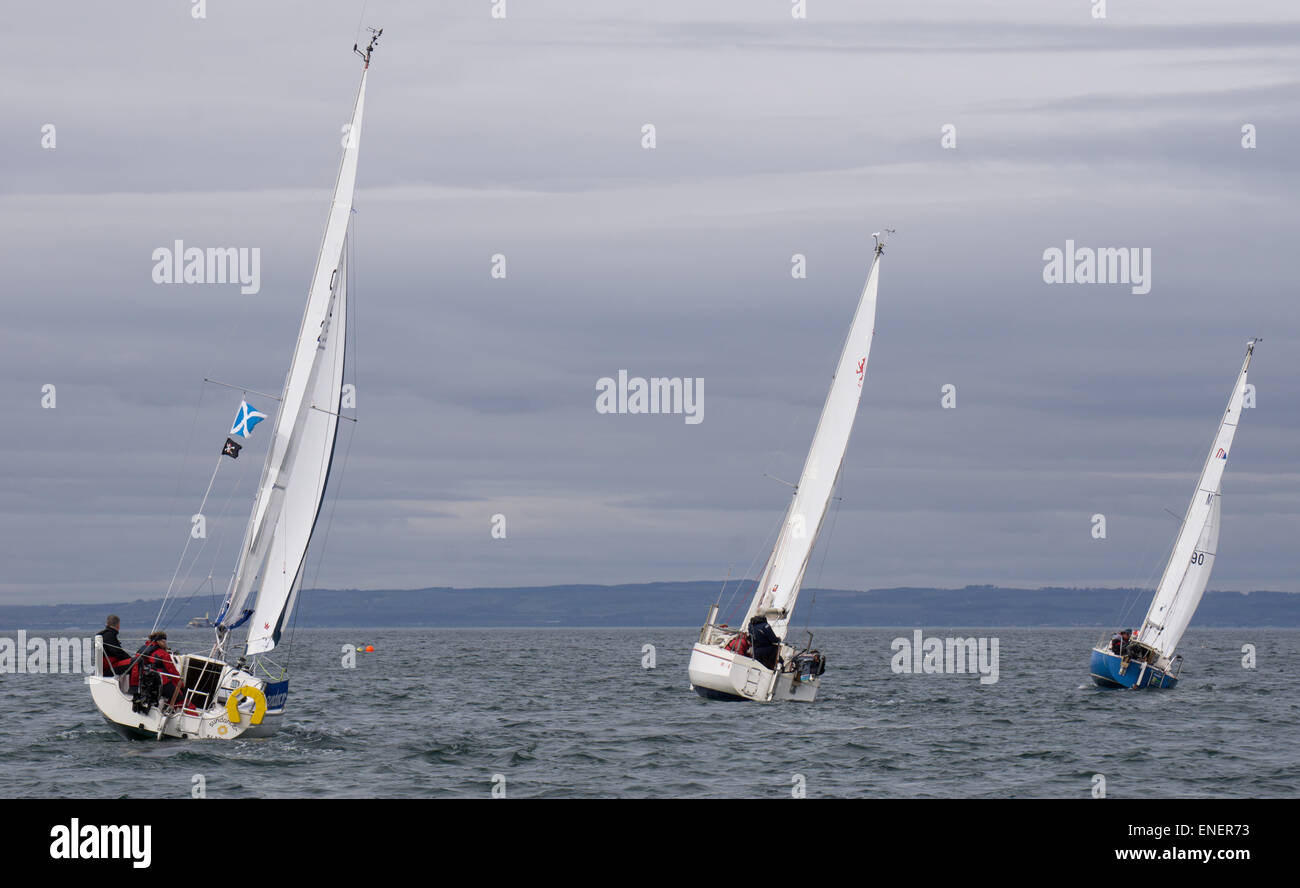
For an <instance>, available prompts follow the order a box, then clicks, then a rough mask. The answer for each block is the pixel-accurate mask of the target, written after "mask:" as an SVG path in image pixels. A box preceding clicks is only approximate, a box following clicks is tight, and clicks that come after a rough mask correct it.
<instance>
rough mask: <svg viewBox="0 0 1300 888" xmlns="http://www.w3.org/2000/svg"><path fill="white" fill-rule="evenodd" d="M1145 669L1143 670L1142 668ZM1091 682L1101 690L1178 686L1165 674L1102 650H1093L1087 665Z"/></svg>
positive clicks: (1173, 679) (1159, 688) (1158, 688)
mask: <svg viewBox="0 0 1300 888" xmlns="http://www.w3.org/2000/svg"><path fill="white" fill-rule="evenodd" d="M1144 667H1145V668H1144ZM1089 672H1090V673H1091V675H1092V680H1093V681H1094V682H1096V684H1097V685H1098V687H1103V688H1155V689H1157V690H1161V689H1164V690H1167V689H1170V688H1173V687H1176V686H1177V685H1178V679H1177V678H1175V677H1173V676H1172V675H1169V674H1168V673H1167V672H1165V671H1163V670H1161V669H1156V668H1155V667H1154V666H1146V665H1145V664H1143V663H1134V662H1132V661H1130V662H1129V663H1128V664H1125V663H1124V660H1123V658H1122V657H1120V656H1119V655H1118V654H1113V653H1111V652H1110V651H1108V650H1104V649H1102V648H1093V650H1092V662H1091V664H1090V665H1089Z"/></svg>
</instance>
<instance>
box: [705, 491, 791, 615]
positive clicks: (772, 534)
mask: <svg viewBox="0 0 1300 888" xmlns="http://www.w3.org/2000/svg"><path fill="white" fill-rule="evenodd" d="M785 516H786V513H785V512H782V513H781V517H780V518H778V519H777V522H776V524H775V525H773V527H772V529H771V530H769V531H768V532H767V536H765V537H764V538H763V544H762V546H760V547H759V549H758V551H757V552H755V553H754V557H753V558H751V559H750V562H749V567H747V568H746V569H745V573H744V574H743V575H742V576H741V577H740V578H739V579H738V580H737V582H736V588H734V589H732V590H731V597H730V598H729V599H727V607H726V609H725V610H722V611H720V613H722V614H724V615H725V616H726V618H727V619H728V620H730V619H732V618H733V617H734V616H735V613H736V611H735V609H734V607H733V605H734V604H735V601H736V596H737V595H738V594H739V593H740V588H741V586H742V585H744V582H745V580H746V579H747V578H748V577H749V575H750V574H751V573H752V572H753V570H754V567H755V566H756V565H757V564H758V559H759V558H760V557H761V556H762V554H763V553H764V552H770V551H771V549H772V547H773V546H775V545H776V535H777V534H779V533H780V532H781V527H782V525H784V524H785ZM768 543H771V544H772V545H771V546H769V545H768ZM759 579H762V577H759ZM754 585H755V591H757V587H758V580H755V581H754ZM742 628H743V627H742Z"/></svg>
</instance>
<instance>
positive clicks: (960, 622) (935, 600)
mask: <svg viewBox="0 0 1300 888" xmlns="http://www.w3.org/2000/svg"><path fill="white" fill-rule="evenodd" d="M721 586H722V583H721V582H717V581H704V582H688V583H640V584H625V585H619V586H534V587H524V588H515V589H510V588H493V589H448V588H434V589H402V590H355V589H315V590H309V591H306V592H303V593H302V596H301V598H300V601H299V606H298V613H297V618H298V625H299V626H301V627H303V628H311V627H332V626H344V627H361V626H449V627H457V626H698V625H700V623H702V622H703V620H704V617H705V615H706V612H707V609H708V606H709V605H710V604H712V603H713V601H714V600H715V598H716V597H717V595H718V590H719V588H721ZM735 588H736V587H735V586H732V587H730V588H729V590H728V592H727V595H726V597H725V598H724V600H723V605H724V607H723V610H722V615H721V616H722V619H724V620H725V619H730V620H732V622H735V621H737V620H739V619H740V617H741V616H742V615H743V611H744V608H745V606H746V605H747V604H748V602H749V598H750V596H751V595H752V594H753V590H754V584H753V583H752V582H748V583H745V584H742V586H741V587H740V589H739V590H738V591H736V592H735V595H734V597H733V595H732V592H731V591H730V589H735ZM727 599H731V600H732V602H733V605H732V607H731V608H730V610H729V609H728V608H727V607H726V604H727ZM1150 600H1151V592H1150V590H1134V589H1057V588H1047V589H1003V588H999V587H995V586H967V587H966V588H964V589H873V590H870V591H867V592H852V591H847V590H841V589H805V590H804V591H803V592H802V593H801V594H800V596H799V606H798V611H797V612H796V624H797V625H804V624H807V625H812V626H916V627H924V626H933V627H943V626H954V627H955V626H1094V627H1100V628H1105V627H1110V626H1112V625H1115V624H1116V622H1117V621H1118V620H1119V619H1120V615H1121V614H1122V613H1124V611H1125V608H1126V607H1127V606H1128V605H1130V603H1131V605H1132V606H1131V608H1130V609H1129V610H1128V612H1127V613H1128V616H1127V618H1126V620H1125V622H1126V623H1128V624H1135V623H1138V622H1140V621H1141V619H1142V616H1143V615H1144V614H1145V613H1146V608H1147V605H1148V604H1149V603H1150ZM158 605H159V601H157V600H153V601H143V600H137V601H134V602H124V603H117V604H94V605H86V604H55V605H2V606H0V629H5V630H14V629H29V630H31V629H40V630H49V629H78V630H85V631H88V632H91V631H94V630H95V629H98V628H100V627H101V626H103V624H104V616H105V615H106V614H108V613H110V612H111V613H116V614H118V615H119V616H121V618H122V625H123V629H124V630H126V631H128V632H134V633H138V631H139V627H141V626H151V625H153V621H154V617H155V615H156V614H157V613H158ZM207 609H210V604H209V602H208V601H206V600H203V601H199V602H198V603H195V602H189V603H188V604H186V603H183V602H180V603H178V602H173V603H172V604H170V605H169V606H168V616H167V618H166V620H165V624H166V626H167V627H168V628H180V627H183V626H184V625H185V624H186V622H188V621H189V619H190V617H192V616H195V615H201V614H202V613H203V612H204V610H207ZM1193 625H1194V626H1278V627H1286V626H1300V595H1296V594H1292V593H1288V592H1251V593H1249V594H1244V595H1243V594H1241V593H1238V592H1207V593H1206V594H1205V598H1204V600H1203V601H1202V602H1201V606H1200V608H1199V609H1198V610H1197V612H1196V617H1195V620H1194V621H1193Z"/></svg>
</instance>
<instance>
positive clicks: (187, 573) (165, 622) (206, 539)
mask: <svg viewBox="0 0 1300 888" xmlns="http://www.w3.org/2000/svg"><path fill="white" fill-rule="evenodd" d="M242 480H243V478H242V476H240V477H239V479H238V480H237V481H236V482H235V485H234V489H232V490H231V492H230V494H229V495H227V497H226V503H225V505H224V506H223V507H222V510H221V512H220V514H219V515H218V516H217V520H218V522H220V521H222V520H223V519H224V518H225V515H226V511H227V510H228V509H229V508H230V500H231V498H232V497H233V496H234V491H235V489H238V487H239V483H240V481H242ZM209 489H211V488H209ZM204 503H205V504H206V503H207V498H206V497H205V498H204ZM202 511H203V509H202V508H200V509H199V512H200V513H202ZM224 533H225V531H224V529H223V530H222V535H223V537H222V538H223V539H224ZM190 538H191V539H193V534H192V533H191V536H190ZM209 541H210V537H208V536H207V535H206V533H205V534H204V536H203V544H202V545H201V546H199V550H198V551H197V552H195V553H194V558H193V559H192V560H191V561H190V566H189V568H188V569H187V570H186V571H185V578H184V579H183V580H181V583H180V585H181V588H184V587H185V586H187V585H189V582H190V577H191V576H192V575H193V574H194V568H195V567H197V566H198V563H199V559H200V558H201V557H202V556H203V552H204V550H205V549H207V547H208V542H209ZM217 552H218V553H219V552H220V546H218V547H217ZM182 557H183V556H182ZM215 569H216V555H214V556H213V563H212V569H211V570H209V571H208V578H209V579H211V578H212V570H215ZM195 594H196V593H190V598H189V599H186V600H185V601H184V602H181V603H178V604H176V605H174V606H173V608H172V612H171V615H170V616H168V617H167V619H165V620H161V624H162V625H161V627H159V628H162V629H166V628H167V627H168V626H169V625H171V622H172V620H175V619H176V612H177V611H178V610H179V609H180V608H181V607H183V606H184V605H187V604H189V600H190V599H192V598H193V597H194V595H195Z"/></svg>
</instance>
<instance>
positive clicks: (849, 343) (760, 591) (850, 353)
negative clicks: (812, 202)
mask: <svg viewBox="0 0 1300 888" xmlns="http://www.w3.org/2000/svg"><path fill="white" fill-rule="evenodd" d="M882 251H883V245H877V247H876V256H875V259H874V261H873V262H872V265H871V271H870V273H869V274H868V275H867V283H866V285H865V286H864V287H863V289H862V297H861V299H860V300H859V302H858V308H857V311H856V313H855V314H854V316H853V323H852V325H851V326H850V327H849V334H848V337H847V338H846V339H845V341H844V351H843V352H842V353H841V354H840V360H839V363H838V364H837V365H836V368H835V376H834V378H833V379H832V380H831V390H830V394H828V395H827V397H826V405H825V406H824V407H823V408H822V415H821V419H820V420H818V422H817V432H816V434H815V435H814V436H813V442H812V447H811V448H810V449H809V451H808V460H807V462H806V463H805V464H804V468H803V474H802V475H800V476H799V485H798V487H797V488H796V489H795V493H794V497H793V499H792V500H791V502H790V508H789V510H788V511H787V512H786V516H785V521H784V523H783V524H782V526H781V532H780V533H779V534H778V536H777V541H776V546H775V547H774V548H773V550H772V555H771V557H770V558H769V559H768V561H767V566H766V567H765V568H764V569H763V573H762V574H761V575H760V577H759V582H758V588H757V590H756V591H755V593H754V600H753V601H752V602H751V603H750V606H749V611H748V612H747V613H746V615H745V621H746V624H748V621H749V618H750V617H752V616H753V615H754V614H757V613H764V614H766V615H769V616H768V620H769V622H770V623H771V625H772V628H773V630H775V632H776V634H777V636H778V637H780V638H781V639H783V640H784V638H785V633H786V629H787V626H788V624H789V620H790V615H791V614H792V613H793V611H794V605H795V600H796V599H797V598H798V596H799V588H800V585H801V584H802V583H803V577H804V571H805V570H806V569H807V567H808V559H809V556H810V555H811V554H812V549H813V544H814V543H815V542H816V541H817V534H818V533H819V532H820V531H821V526H822V522H823V520H824V519H825V517H826V511H827V509H828V507H829V506H830V500H831V494H832V493H833V492H834V489H835V483H836V481H837V480H838V478H839V472H840V465H841V464H842V463H843V461H844V453H845V451H846V450H847V449H848V446H849V435H850V433H851V432H852V431H853V420H854V417H855V416H856V415H857V411H858V401H859V400H860V399H861V397H862V382H863V379H864V378H865V376H866V371H867V356H868V354H869V353H870V351H871V339H872V336H873V335H874V333H875V324H876V290H877V286H878V280H879V272H880V256H881V253H882ZM773 612H775V613H773Z"/></svg>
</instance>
